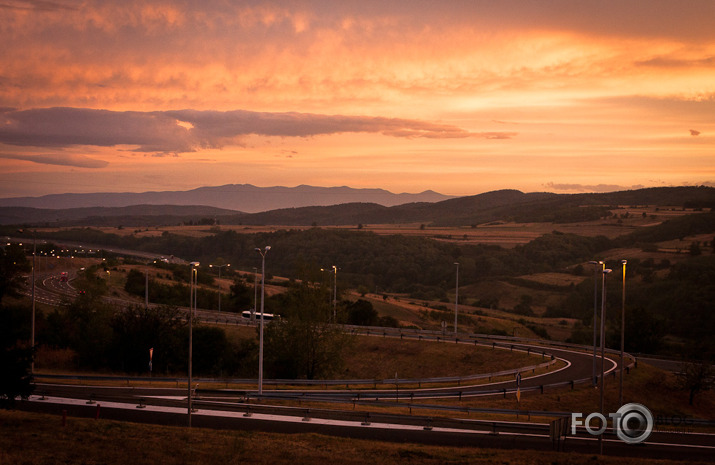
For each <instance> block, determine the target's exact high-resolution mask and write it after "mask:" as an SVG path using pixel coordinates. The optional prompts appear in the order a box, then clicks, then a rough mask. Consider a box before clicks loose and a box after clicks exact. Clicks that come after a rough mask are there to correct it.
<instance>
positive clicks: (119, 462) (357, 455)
mask: <svg viewBox="0 0 715 465" xmlns="http://www.w3.org/2000/svg"><path fill="white" fill-rule="evenodd" d="M0 431H2V434H0V465H11V464H12V465H15V464H18V465H20V464H21V465H56V464H87V465H94V464H97V465H98V464H113V465H124V464H128V465H144V464H151V465H156V464H163V465H186V464H192V465H214V464H222V465H231V464H245V463H250V464H276V465H280V464H290V465H301V464H310V465H315V464H323V463H326V464H327V463H341V464H344V465H350V464H365V463H370V464H373V465H390V464H404V463H409V464H414V465H437V464H439V465H442V464H467V463H468V464H495V463H498V464H502V465H521V464H530V465H542V464H543V465H547V464H548V465H552V464H562V465H570V464H574V465H575V464H582V463H589V464H593V465H601V464H603V465H611V464H613V465H616V464H617V465H646V464H648V465H651V464H653V465H668V464H675V463H692V462H684V461H683V462H680V461H668V460H653V459H639V458H623V457H609V456H595V455H584V454H576V453H563V452H552V451H533V450H531V451H521V450H499V449H484V448H478V447H447V446H428V445H420V444H411V443H389V442H382V441H369V440H360V439H350V438H342V437H329V436H323V435H318V434H312V433H306V434H276V433H262V432H251V431H225V430H209V429H201V428H193V429H188V428H182V427H170V426H156V425H144V424H137V423H128V422H117V421H109V420H101V419H100V420H92V419H79V418H69V419H68V420H67V423H66V426H62V424H61V418H60V417H57V416H51V415H43V414H37V413H26V412H18V411H0Z"/></svg>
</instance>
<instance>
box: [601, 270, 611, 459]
mask: <svg viewBox="0 0 715 465" xmlns="http://www.w3.org/2000/svg"><path fill="white" fill-rule="evenodd" d="M611 271H612V270H611V269H609V268H606V269H604V270H603V278H602V280H601V401H600V406H601V418H605V417H604V416H603V414H604V410H603V390H604V378H605V376H604V375H605V373H604V371H605V367H606V358H605V355H606V354H605V352H606V275H607V274H608V273H610V272H611ZM598 442H599V446H600V450H601V454H603V435H600V436H599V437H598Z"/></svg>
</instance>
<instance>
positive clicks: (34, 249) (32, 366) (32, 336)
mask: <svg viewBox="0 0 715 465" xmlns="http://www.w3.org/2000/svg"><path fill="white" fill-rule="evenodd" d="M18 232H20V233H24V232H25V231H24V230H23V229H19V230H18ZM30 233H31V234H32V323H31V328H30V347H31V348H32V349H34V348H35V257H36V256H37V237H36V236H35V232H34V231H30ZM30 374H35V356H34V354H33V356H32V361H31V362H30Z"/></svg>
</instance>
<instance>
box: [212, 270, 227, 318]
mask: <svg viewBox="0 0 715 465" xmlns="http://www.w3.org/2000/svg"><path fill="white" fill-rule="evenodd" d="M224 266H231V264H230V263H227V264H225V265H209V268H218V281H219V283H218V311H219V312H221V268H223V267H224Z"/></svg>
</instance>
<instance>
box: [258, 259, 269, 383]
mask: <svg viewBox="0 0 715 465" xmlns="http://www.w3.org/2000/svg"><path fill="white" fill-rule="evenodd" d="M269 250H271V246H270V245H267V246H266V247H265V248H263V249H259V248H257V247H256V252H258V253H259V254H261V329H260V337H259V341H258V395H259V396H260V395H263V309H264V301H265V295H266V254H267V253H268V251H269Z"/></svg>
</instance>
